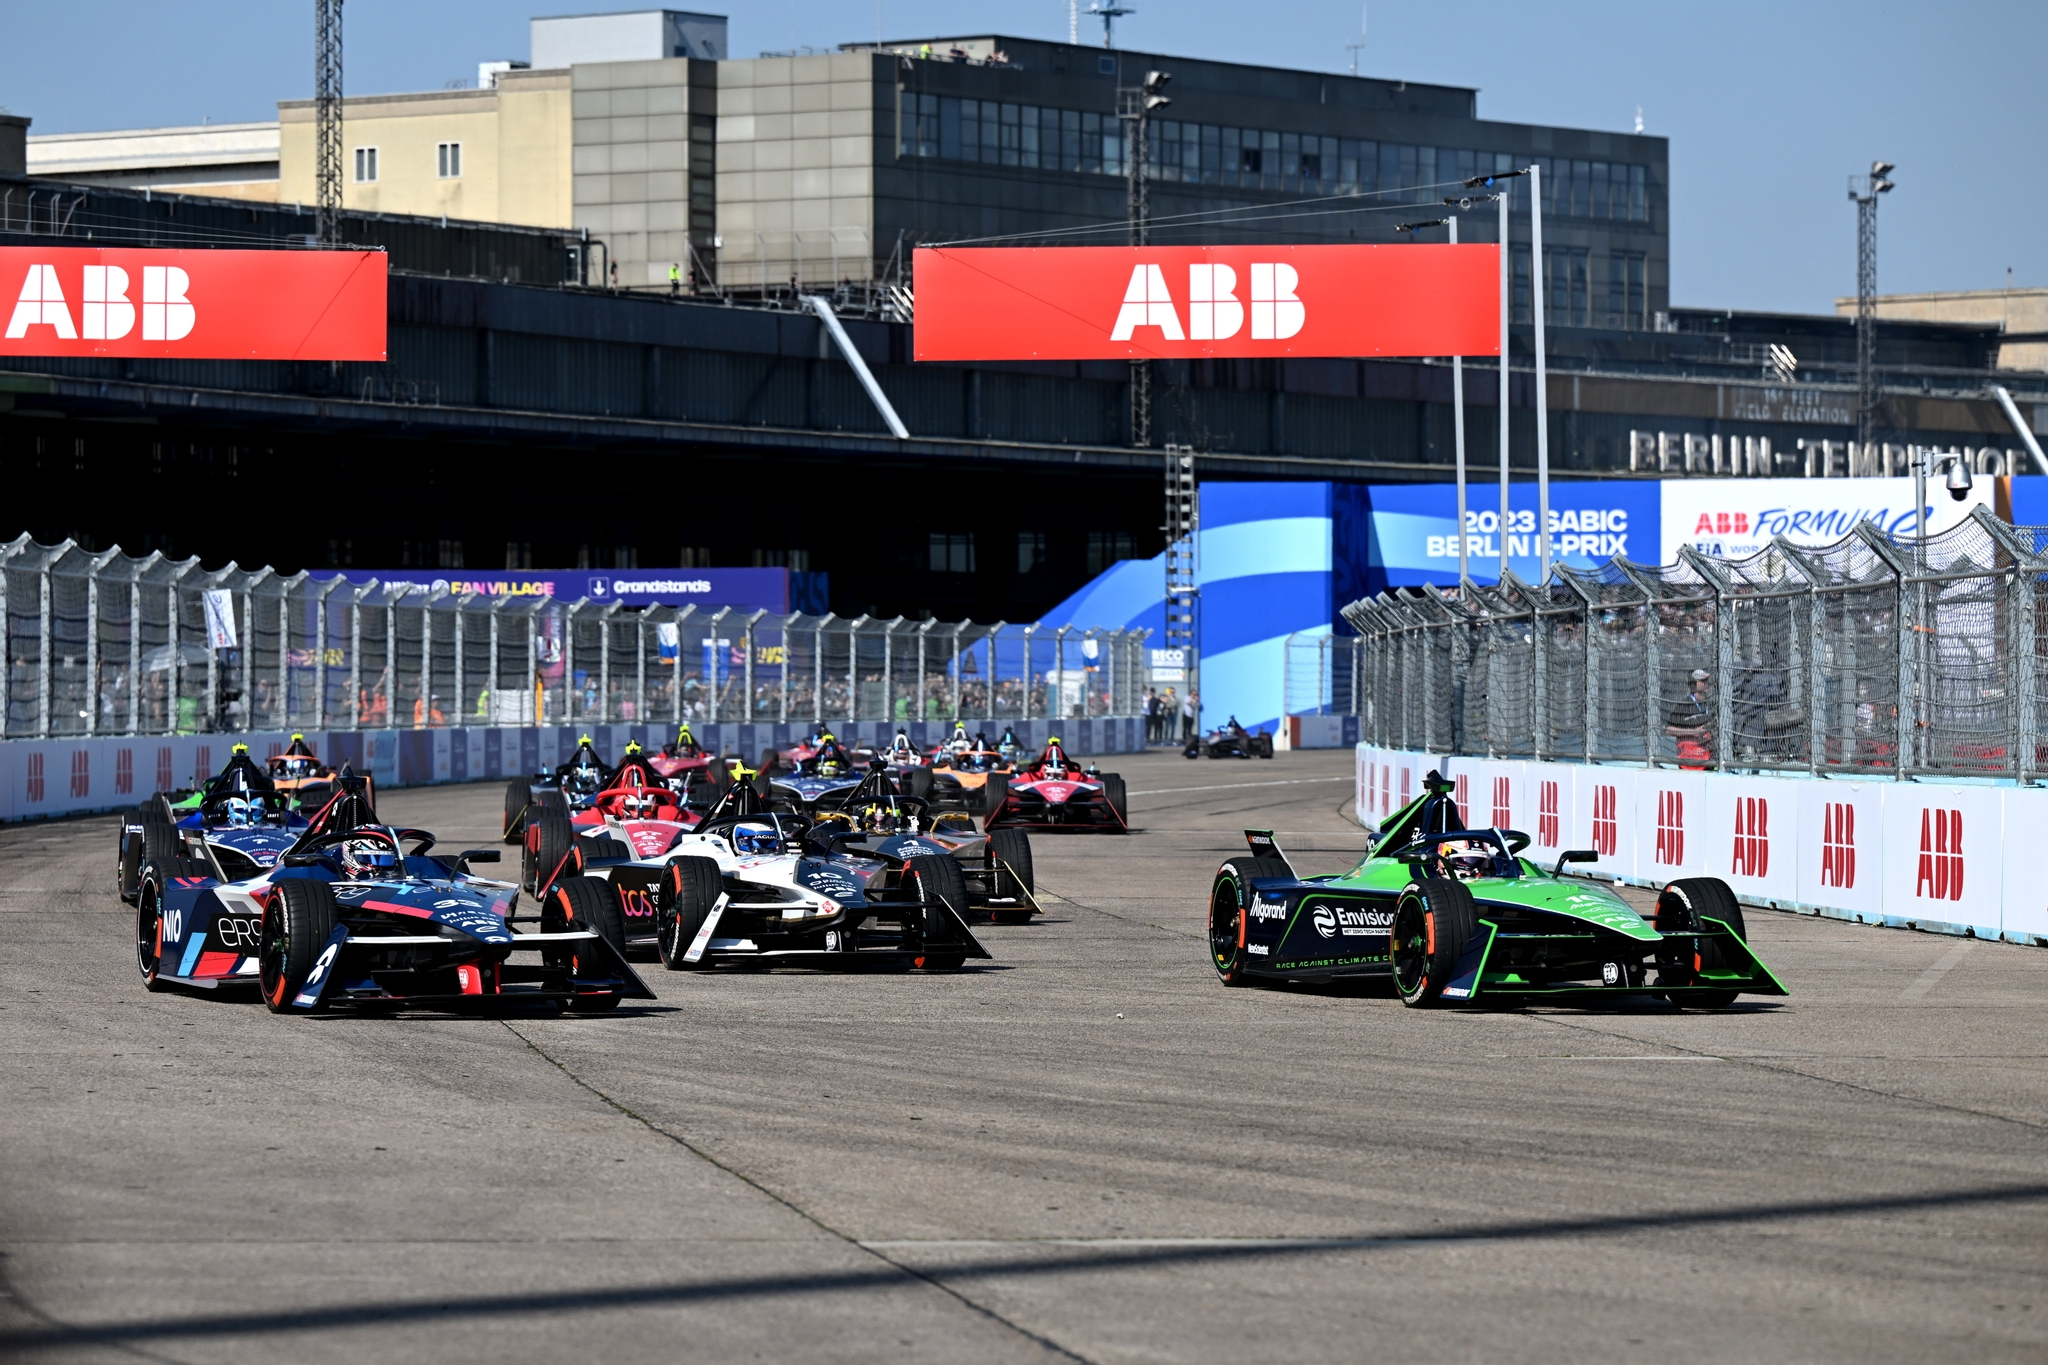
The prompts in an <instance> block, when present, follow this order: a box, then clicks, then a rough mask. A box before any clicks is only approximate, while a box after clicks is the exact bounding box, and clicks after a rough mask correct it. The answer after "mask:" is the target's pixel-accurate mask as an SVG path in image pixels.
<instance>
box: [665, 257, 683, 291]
mask: <svg viewBox="0 0 2048 1365" xmlns="http://www.w3.org/2000/svg"><path fill="white" fill-rule="evenodd" d="M682 293H683V267H682V263H681V262H679V261H670V262H669V263H668V296H669V297H670V298H672V299H673V298H680V297H682Z"/></svg>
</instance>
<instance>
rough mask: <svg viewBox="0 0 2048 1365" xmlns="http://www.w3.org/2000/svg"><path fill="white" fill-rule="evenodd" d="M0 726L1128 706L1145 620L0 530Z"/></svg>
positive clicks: (64, 728) (1084, 710)
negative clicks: (519, 576) (501, 582)
mask: <svg viewBox="0 0 2048 1365" xmlns="http://www.w3.org/2000/svg"><path fill="white" fill-rule="evenodd" d="M0 632H4V642H5V646H6V668H7V672H6V690H5V695H4V702H5V710H4V713H0V737H5V738H9V739H49V738H68V737H73V736H89V735H164V734H197V733H205V732H209V731H247V730H287V729H293V728H303V729H308V730H315V729H319V730H328V729H351V728H361V729H385V728H398V729H417V728H428V727H434V726H454V725H576V724H582V723H586V722H587V723H590V724H607V723H611V722H628V723H631V722H636V721H638V722H648V723H656V724H659V723H669V724H674V723H679V722H682V721H686V720H688V721H697V722H710V723H717V722H742V723H745V722H755V723H761V722H786V721H890V720H898V721H909V720H940V721H946V720H953V719H956V718H957V719H964V720H967V721H969V722H974V721H1006V720H1069V719H1078V718H1086V717H1096V716H1136V715H1140V714H1142V713H1143V710H1144V706H1143V698H1144V693H1145V687H1146V683H1147V681H1148V675H1147V668H1148V658H1147V653H1146V650H1145V647H1144V645H1145V639H1146V636H1147V635H1149V634H1150V632H1149V631H1144V630H1129V631H1125V630H1098V629H1082V628H1078V627H1072V626H1053V625H1047V624H1044V623H1042V622H1041V623H1037V624H1032V625H1015V624H1010V623H1006V622H996V623H994V624H992V625H982V624H977V623H976V622H972V621H909V620H904V619H902V618H897V619H895V620H876V619H873V618H870V617H865V616H863V617H859V618H855V619H851V620H848V619H841V618H839V617H835V616H832V615H829V614H828V615H825V616H806V615H801V614H794V615H781V614H774V613H769V612H764V611H754V612H743V611H737V610H734V609H732V608H721V609H719V610H716V611H709V612H706V611H701V610H699V609H697V608H695V607H682V608H674V607H650V608H646V609H644V610H635V609H630V608H626V607H623V606H621V605H620V604H619V603H616V602H608V603H597V602H590V601H587V600H583V601H576V602H560V601H557V600H555V599H553V598H549V597H498V598H485V597H478V596H472V595H467V594H461V595H458V594H452V593H451V592H450V591H449V590H447V589H446V588H442V589H436V590H433V591H431V592H430V591H424V590H421V589H419V588H416V587H411V586H408V585H401V584H393V585H389V586H386V585H382V584H378V583H375V582H371V583H362V584H358V583H352V582H349V581H347V580H344V579H341V578H335V577H322V578H315V577H312V576H310V575H308V574H306V573H298V574H292V575H289V576H287V575H281V574H279V573H277V572H276V571H275V570H272V569H267V568H262V569H241V568H238V567H235V566H233V565H230V566H229V567H227V568H225V569H215V570H206V569H202V568H200V566H199V561H198V560H196V559H192V560H185V561H182V562H179V561H172V560H167V559H165V558H163V556H161V555H150V556H148V557H147V558H142V559H136V558H132V557H130V556H128V555H126V554H123V553H122V552H121V551H119V550H108V551H103V552H98V553H94V552H90V551H86V550H82V549H80V548H79V547H78V546H77V545H75V544H73V543H71V542H68V541H67V542H66V543H64V544H62V545H38V544H36V543H34V542H33V541H31V540H29V539H28V538H27V537H26V536H23V537H21V538H20V539H18V540H15V541H12V542H7V543H0Z"/></svg>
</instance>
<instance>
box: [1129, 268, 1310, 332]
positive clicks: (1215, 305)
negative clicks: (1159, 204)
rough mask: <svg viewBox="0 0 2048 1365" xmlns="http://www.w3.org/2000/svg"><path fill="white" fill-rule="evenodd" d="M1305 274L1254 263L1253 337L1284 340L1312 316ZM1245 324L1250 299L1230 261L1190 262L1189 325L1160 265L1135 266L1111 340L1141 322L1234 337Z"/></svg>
mask: <svg viewBox="0 0 2048 1365" xmlns="http://www.w3.org/2000/svg"><path fill="white" fill-rule="evenodd" d="M1300 283H1301V276H1300V275H1299V274H1297V273H1296V272H1295V269H1294V267H1293V266H1291V265H1283V264H1281V263H1279V262H1275V261H1259V262H1256V263H1254V264H1253V266H1252V268H1251V304H1252V340H1254V341H1273V340H1284V339H1285V338H1287V337H1291V336H1293V335H1294V334H1295V333H1296V332H1299V331H1300V330H1301V328H1302V324H1303V323H1305V322H1307V321H1308V309H1307V308H1306V307H1304V306H1303V304H1302V302H1301V300H1300V299H1298V298H1296V297H1295V294H1294V290H1295V287H1296V286H1297V285H1299V284H1300ZM1243 326H1244V304H1243V303H1242V302H1241V301H1240V300H1239V299H1238V297H1237V271H1236V270H1234V269H1232V268H1231V267H1230V266H1227V265H1208V264H1204V263H1202V262H1196V263H1195V264H1193V265H1191V266H1189V267H1188V330H1187V332H1186V333H1185V334H1183V333H1182V332H1181V329H1180V314H1179V313H1178V312H1177V311H1176V309H1175V304H1174V301H1173V295H1172V293H1171V292H1169V291H1168V289H1167V287H1166V275H1165V273H1164V272H1163V271H1161V270H1160V268H1159V267H1158V266H1156V265H1134V266H1132V267H1131V282H1130V285H1129V286H1128V287H1127V288H1125V290H1124V306H1123V307H1122V308H1120V309H1118V310H1117V315H1116V325H1115V326H1113V327H1111V328H1110V329H1109V339H1110V340H1111V341H1129V340H1130V339H1131V337H1132V336H1133V335H1135V334H1136V330H1137V329H1138V328H1140V327H1157V328H1158V329H1159V335H1160V338H1161V339H1162V340H1165V341H1185V340H1187V339H1189V338H1190V337H1192V338H1193V339H1194V340H1196V341H1228V340H1229V339H1230V338H1232V337H1234V336H1236V335H1237V334H1238V331H1239V329H1241V328H1242V327H1243Z"/></svg>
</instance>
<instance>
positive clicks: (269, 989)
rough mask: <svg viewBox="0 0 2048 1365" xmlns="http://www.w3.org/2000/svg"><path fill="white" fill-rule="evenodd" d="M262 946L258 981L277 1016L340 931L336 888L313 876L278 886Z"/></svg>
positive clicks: (259, 945) (258, 950)
mask: <svg viewBox="0 0 2048 1365" xmlns="http://www.w3.org/2000/svg"><path fill="white" fill-rule="evenodd" d="M273 889H274V890H275V891H276V894H275V895H273V896H272V897H271V898H270V905H269V907H268V908H267V909H265V910H264V912H263V921H262V930H261V932H260V934H259V936H258V943H257V948H256V968H257V981H258V983H259V984H260V985H261V986H262V988H263V1003H264V1005H266V1006H267V1007H268V1008H269V1010H270V1012H271V1013H272V1014H283V1013H285V1012H286V1011H287V1010H289V1009H290V1008H291V1002H292V997H293V996H295V995H297V994H298V993H299V990H300V988H302V987H303V986H304V985H305V984H306V977H307V975H308V974H309V973H311V972H312V970H313V961H314V958H315V957H316V956H318V954H319V952H320V950H321V949H322V948H324V947H325V946H326V945H327V940H328V938H329V937H330V936H332V935H333V933H334V919H335V912H334V887H333V886H332V885H330V884H329V883H327V882H324V881H319V880H316V879H314V878H310V877H293V878H290V879H288V880H286V881H281V882H278V883H276V884H275V886H274V888H273Z"/></svg>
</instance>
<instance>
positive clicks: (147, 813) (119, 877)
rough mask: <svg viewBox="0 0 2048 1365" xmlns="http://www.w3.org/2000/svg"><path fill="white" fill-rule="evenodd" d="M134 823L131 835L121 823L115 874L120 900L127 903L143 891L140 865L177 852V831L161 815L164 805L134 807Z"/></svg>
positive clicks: (125, 823)
mask: <svg viewBox="0 0 2048 1365" xmlns="http://www.w3.org/2000/svg"><path fill="white" fill-rule="evenodd" d="M133 820H134V823H135V824H136V825H137V826H138V828H137V829H136V830H135V832H134V833H132V834H131V833H128V832H126V827H127V825H128V823H129V822H128V821H126V820H124V821H122V822H121V824H122V827H123V833H122V835H121V858H120V862H119V864H118V866H117V869H116V871H115V874H114V875H115V878H116V882H115V887H116V889H117V890H118V891H119V893H120V896H121V899H122V900H124V901H127V902H129V903H130V904H133V903H134V901H135V898H136V896H137V895H139V894H140V893H141V890H142V865H143V864H144V863H146V862H148V861H149V860H150V859H151V858H172V857H176V856H177V853H178V831H177V829H176V827H175V826H173V825H172V824H171V821H170V817H169V816H167V815H165V814H164V808H163V803H161V802H159V801H155V800H150V801H145V802H143V803H142V804H141V805H139V806H137V807H136V808H135V811H134V816H133ZM152 844H153V845H154V846H155V848H154V851H152V848H151V845H152Z"/></svg>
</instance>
